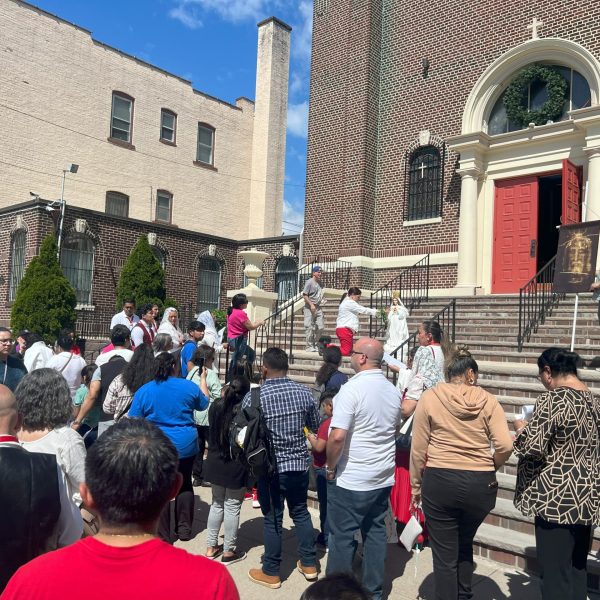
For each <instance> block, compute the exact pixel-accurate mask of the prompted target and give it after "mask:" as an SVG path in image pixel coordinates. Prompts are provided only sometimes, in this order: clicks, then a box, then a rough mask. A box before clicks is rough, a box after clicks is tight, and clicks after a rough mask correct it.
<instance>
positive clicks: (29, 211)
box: [0, 202, 299, 323]
mask: <svg viewBox="0 0 600 600" xmlns="http://www.w3.org/2000/svg"><path fill="white" fill-rule="evenodd" d="M44 206H45V203H41V202H29V203H27V204H25V205H22V206H17V207H15V208H14V209H4V210H2V211H0V258H1V259H2V260H0V322H2V323H6V322H7V321H8V319H9V318H10V304H9V303H8V285H9V281H10V273H9V265H10V240H11V235H12V232H13V231H14V230H15V229H16V228H17V227H20V228H25V229H26V231H27V248H28V251H27V260H28V262H29V260H31V258H32V257H33V256H35V255H36V254H37V253H38V251H39V246H40V244H41V241H42V239H43V238H44V237H45V236H46V235H47V234H48V233H51V232H52V231H54V225H53V222H52V219H51V217H50V213H48V212H47V211H46V210H45V208H44ZM76 219H85V221H86V223H87V229H86V233H85V235H88V236H89V237H90V238H91V240H92V241H93V243H94V251H95V255H94V277H93V283H92V306H93V309H91V310H86V311H85V314H86V319H88V320H91V321H96V322H99V323H108V322H109V321H110V318H111V316H112V315H113V314H114V313H115V312H116V310H115V309H116V307H115V297H116V285H117V282H118V280H119V275H120V272H121V269H122V267H123V264H124V263H125V260H126V259H127V257H128V256H129V253H130V252H131V249H132V248H133V246H134V244H135V243H136V241H137V240H138V238H139V237H140V236H141V235H147V234H148V233H155V234H156V236H157V237H156V243H157V245H158V246H159V247H160V248H161V249H162V250H163V252H164V254H165V255H166V268H165V275H166V277H165V282H166V287H167V295H168V296H171V297H173V298H175V299H176V300H177V301H178V302H179V304H180V306H186V305H188V304H191V306H192V307H193V308H194V310H195V307H196V302H197V288H198V260H199V259H200V257H202V256H204V255H206V254H208V252H209V246H210V245H215V246H216V255H215V258H217V259H218V260H219V262H220V263H221V265H222V278H221V293H220V308H226V307H227V306H228V304H229V300H228V299H227V295H226V294H227V291H228V290H231V289H238V288H239V287H241V282H242V272H241V261H240V257H239V256H238V251H239V250H242V249H248V248H257V249H259V250H263V251H265V252H268V253H269V257H268V258H267V260H266V261H265V269H264V270H265V276H264V289H265V290H267V291H272V290H273V288H274V272H275V266H276V262H277V259H278V258H279V257H280V256H281V255H282V254H283V246H284V245H289V246H290V247H291V249H292V252H294V253H295V252H296V249H297V247H298V244H299V240H298V236H281V237H278V238H266V239H262V240H247V241H242V242H237V241H233V240H227V239H224V238H216V237H214V236H208V235H205V234H201V233H198V232H194V231H187V230H184V229H179V228H177V227H173V226H166V225H158V224H152V223H145V222H143V221H135V220H133V219H124V218H116V217H107V216H106V215H105V214H104V213H101V212H96V211H91V210H87V209H83V208H79V207H76V206H67V208H66V212H65V222H64V236H65V238H66V237H67V236H68V235H69V234H70V233H72V232H73V230H74V226H75V220H76Z"/></svg>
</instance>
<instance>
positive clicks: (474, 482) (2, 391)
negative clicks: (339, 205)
mask: <svg viewBox="0 0 600 600" xmlns="http://www.w3.org/2000/svg"><path fill="white" fill-rule="evenodd" d="M321 273H322V270H321V268H320V267H315V268H314V269H313V276H312V278H311V279H310V280H309V282H307V287H306V288H305V290H304V299H305V325H306V333H307V335H306V338H307V349H308V350H310V351H311V352H312V351H313V348H314V349H317V345H318V340H319V339H320V338H321V336H322V335H323V333H324V327H323V325H322V312H321V303H322V289H321V287H320V285H319V280H320V277H321ZM360 295H361V291H360V290H359V289H358V288H356V287H352V288H350V289H349V290H348V294H347V296H346V297H345V298H343V300H342V302H341V304H340V310H339V313H340V316H339V318H338V322H337V329H336V333H337V336H338V339H339V340H340V346H338V345H335V344H331V343H329V344H327V345H326V347H324V348H322V349H321V350H322V357H323V364H322V366H321V367H320V369H319V370H318V372H317V374H316V380H315V384H314V386H312V388H310V387H307V386H305V385H302V384H300V383H297V382H295V381H294V380H292V379H291V378H290V377H289V376H288V370H289V364H288V356H287V354H286V353H285V352H284V351H283V350H281V349H279V348H269V349H268V350H266V351H265V352H264V354H263V356H262V360H261V367H260V372H259V373H254V372H253V370H252V363H253V362H254V355H253V353H252V351H251V349H250V348H249V346H248V340H247V337H248V332H249V331H251V330H253V329H255V328H257V327H260V326H261V325H262V323H261V322H260V321H256V322H252V321H251V320H250V318H249V317H248V315H247V313H246V312H245V309H246V307H247V303H248V301H247V298H246V297H245V296H244V295H243V294H238V295H236V296H234V298H233V301H232V306H231V308H230V311H229V318H228V329H227V342H225V343H224V342H223V340H221V339H220V336H219V334H218V332H217V330H216V327H215V323H214V320H213V319H212V316H211V315H210V313H208V314H206V313H202V314H201V315H199V316H198V317H197V318H196V319H195V320H193V321H191V322H190V323H189V324H188V326H187V328H185V330H183V331H182V329H181V326H180V324H179V319H178V313H177V310H176V309H175V308H172V307H168V308H166V310H165V312H164V315H163V318H162V320H161V321H160V323H159V322H158V315H157V313H156V310H155V308H158V307H155V306H153V305H150V304H149V305H145V306H142V307H140V310H139V316H138V315H136V314H135V303H134V302H133V301H131V300H127V301H125V302H124V303H123V311H122V312H120V313H118V314H117V315H115V317H114V318H113V322H112V323H111V325H112V328H111V332H110V344H109V345H108V346H106V347H105V348H103V350H102V352H101V353H100V354H98V356H97V357H95V359H94V362H93V364H89V365H88V364H86V361H85V360H84V359H83V358H82V357H81V355H80V352H79V351H78V348H77V345H76V343H75V339H74V335H73V333H72V332H70V331H61V332H60V334H59V335H58V339H57V341H56V344H55V346H54V349H50V348H49V347H48V346H46V344H45V343H44V341H43V340H41V338H39V336H36V334H34V333H31V332H21V333H20V334H19V335H17V336H16V340H13V336H12V333H11V331H10V330H8V329H6V328H0V364H2V365H3V366H4V369H3V373H2V372H1V371H2V369H1V367H0V376H2V377H3V380H2V384H1V385H0V481H2V487H1V491H0V509H1V510H2V514H3V518H2V519H1V520H0V590H2V588H4V587H5V590H4V592H3V594H2V596H1V598H2V600H5V599H13V598H40V599H42V598H44V599H45V598H48V599H50V598H53V599H54V598H58V597H59V595H60V596H61V597H65V598H67V599H68V598H75V594H76V593H77V594H79V593H80V592H81V589H80V587H79V586H72V587H70V586H67V585H65V584H64V582H62V580H61V579H60V578H58V577H53V576H52V574H53V573H57V572H59V570H61V569H64V568H68V569H69V570H70V571H71V572H76V573H77V575H78V578H79V579H80V580H82V578H83V580H84V581H99V582H100V581H102V582H105V585H104V586H103V585H99V586H97V589H93V590H91V591H89V592H86V595H87V596H89V597H91V598H95V597H100V595H101V594H102V595H105V594H106V591H107V590H108V589H112V590H119V594H118V595H119V596H125V595H126V596H127V597H131V598H141V597H148V592H149V591H150V590H151V591H152V597H154V596H156V595H160V596H166V595H169V596H172V595H173V594H177V593H179V592H181V593H190V592H191V590H192V587H191V586H194V585H196V582H197V581H198V578H199V577H200V579H201V580H202V586H203V589H205V590H206V592H207V597H213V598H216V599H230V598H231V599H236V598H238V592H237V590H236V586H235V583H234V582H233V580H232V578H231V577H230V575H229V574H228V571H227V566H228V565H231V564H234V563H237V562H239V561H242V560H244V559H246V558H247V554H246V552H245V551H244V550H243V549H241V548H239V547H238V530H239V521H240V512H241V507H242V504H243V502H244V499H245V498H247V497H251V496H252V489H254V490H255V492H254V494H255V498H256V504H257V506H258V507H259V508H260V510H261V513H262V523H263V539H264V553H263V556H262V564H260V565H256V566H253V567H252V568H250V569H249V571H248V577H249V579H250V580H251V581H252V582H254V583H256V584H259V585H263V586H265V587H268V588H272V589H277V588H280V587H281V585H282V580H281V573H280V569H281V562H282V521H283V513H284V505H287V508H288V511H289V514H290V517H291V518H292V520H293V522H294V533H295V536H296V538H297V552H298V561H297V570H298V572H299V573H300V574H301V575H302V576H303V577H304V578H305V579H306V580H307V581H309V582H314V581H316V580H317V579H318V578H319V561H318V557H319V556H323V555H324V554H325V553H327V567H326V577H325V578H324V579H322V580H321V581H319V582H317V583H315V584H314V585H312V586H310V587H309V588H307V590H306V591H305V593H304V594H303V598H304V599H305V600H309V599H317V598H321V599H324V598H329V597H331V598H333V597H336V596H335V595H332V594H333V592H332V590H336V589H337V590H342V589H346V588H347V589H348V598H357V599H362V598H372V599H374V600H379V599H380V598H382V595H383V589H384V575H385V562H386V555H387V549H388V541H389V531H388V527H387V523H386V521H387V519H388V517H389V514H390V511H391V513H392V514H393V516H394V518H395V520H396V523H397V534H398V536H401V535H402V533H403V530H404V528H405V527H406V526H407V524H408V523H409V521H411V519H412V518H413V517H414V518H415V519H416V520H417V521H418V522H419V523H420V524H421V526H422V527H423V532H422V535H421V536H419V538H418V540H417V542H418V543H419V544H423V543H429V544H430V546H431V549H432V554H433V569H434V581H435V590H436V591H435V594H436V598H437V599H440V600H446V599H447V600H456V599H462V598H465V599H466V598H471V597H473V592H472V577H473V568H474V566H473V539H474V537H475V534H476V532H477V529H478V528H479V526H480V525H481V523H482V522H483V521H484V519H485V518H486V516H487V515H488V514H489V513H490V511H491V510H492V509H493V507H494V505H495V502H496V496H497V490H498V482H497V479H496V471H497V470H498V469H499V468H500V467H502V465H503V464H505V462H506V461H507V460H508V458H509V457H510V455H511V454H512V453H513V452H515V453H516V455H517V457H518V460H519V462H518V477H517V486H516V492H515V500H514V501H515V506H516V507H517V508H518V509H519V510H521V511H522V513H523V514H524V515H525V516H527V517H534V518H535V535H536V544H537V558H538V562H539V564H540V568H541V576H542V594H543V598H544V600H549V599H550V600H552V599H555V598H556V599H558V598H561V599H565V598H573V599H575V600H579V599H583V598H585V597H586V560H587V550H588V548H589V544H590V538H591V531H592V528H593V525H594V524H596V523H598V522H599V520H600V493H599V492H600V488H599V483H598V482H599V481H600V479H599V476H600V473H599V470H600V451H599V448H600V446H599V443H600V440H599V439H598V428H599V426H600V404H599V400H598V398H596V397H595V396H594V395H593V394H592V393H591V392H590V391H589V390H588V389H587V387H586V386H585V384H584V383H583V382H582V381H581V380H580V379H579V378H578V374H577V361H578V357H577V355H576V354H573V353H570V352H567V351H565V350H561V349H558V348H550V349H548V350H546V351H545V352H544V353H543V354H542V355H541V356H540V357H539V359H538V367H539V376H540V381H541V383H542V384H543V385H544V387H545V388H546V389H547V392H546V393H544V394H542V395H541V396H540V398H539V399H538V400H537V402H536V405H535V408H534V409H533V412H532V413H527V414H524V415H523V418H521V419H517V420H516V421H515V424H514V427H515V431H514V433H512V434H511V432H510V431H509V427H508V424H507V420H506V416H505V414H504V411H503V409H502V407H501V405H500V404H499V402H498V400H497V399H496V398H495V397H494V396H493V395H491V394H490V393H488V392H487V391H486V390H484V389H483V388H481V387H480V386H479V385H478V372H479V369H478V365H477V362H476V361H475V359H474V357H473V356H471V353H470V352H469V351H468V349H467V348H466V347H462V346H461V347H456V346H450V345H449V344H448V341H447V340H446V338H445V336H444V332H443V331H442V329H441V327H440V325H439V323H438V322H436V321H424V322H423V323H421V324H420V326H419V329H418V335H417V340H418V346H417V347H416V348H415V349H414V350H413V351H412V352H411V353H409V359H408V361H407V365H406V368H398V367H394V366H392V365H390V368H395V369H398V370H399V373H398V383H397V385H394V384H393V383H392V382H391V381H390V380H389V378H388V377H387V375H386V373H385V371H384V369H385V368H386V364H385V349H384V345H383V343H382V342H380V341H378V340H375V339H371V338H367V337H360V338H358V339H354V337H355V335H356V334H357V332H358V318H357V315H358V314H369V315H371V316H374V314H373V311H372V309H367V308H364V307H362V306H361V305H360V304H359V300H360ZM403 310H405V309H404V307H403V305H402V303H401V302H400V300H399V298H396V299H394V300H393V301H392V305H391V306H390V309H389V312H388V335H387V340H386V343H388V344H389V343H390V339H392V336H395V339H396V340H397V339H400V338H403V337H404V335H405V332H404V329H403V328H402V327H400V324H399V323H398V322H395V321H393V319H396V320H398V321H399V320H400V319H403V318H404V319H405V318H406V315H405V314H404V312H403ZM207 312H208V311H207ZM14 341H16V342H17V343H16V344H13V342H14ZM392 342H393V343H395V341H394V340H392ZM309 344H310V345H309ZM227 347H228V348H229V350H230V359H231V360H230V364H229V366H228V368H225V369H223V370H222V372H219V371H218V369H217V367H216V366H215V358H216V356H217V354H218V353H220V352H222V351H223V350H224V349H225V348H227ZM388 347H389V346H388ZM30 353H31V354H30ZM343 356H350V366H351V367H352V370H353V371H354V375H353V376H352V377H351V378H348V376H347V374H346V373H344V372H342V370H341V365H342V357H343ZM223 382H224V383H223ZM259 382H260V384H259ZM242 417H243V418H245V419H246V420H245V421H243V425H244V427H243V428H242V429H241V431H242V433H241V437H239V436H237V437H236V436H234V435H232V432H234V431H239V430H238V429H236V426H237V425H238V424H239V423H240V419H241V418H242ZM254 448H258V449H259V450H260V453H262V454H260V453H259V452H258V451H257V452H256V453H254V452H253V449H254ZM311 473H312V474H314V485H315V488H314V489H316V492H317V496H318V500H319V508H320V519H319V531H318V532H315V530H314V528H313V525H312V520H311V517H310V513H309V510H308V492H309V486H310V480H311ZM199 485H210V487H211V491H212V501H211V505H210V510H209V516H208V521H207V525H206V529H207V541H206V550H205V553H204V557H196V556H192V555H190V554H188V553H186V552H185V551H183V550H181V549H176V548H174V547H173V544H174V542H175V541H177V540H182V541H187V540H190V539H192V538H193V537H194V535H196V534H197V530H195V529H194V523H193V518H194V490H193V487H194V486H199ZM221 530H222V531H223V536H224V537H223V543H222V544H221V543H219V539H220V534H221ZM359 543H362V553H361V556H362V567H361V569H362V572H361V574H360V575H361V577H360V579H361V581H362V583H361V584H359V583H358V581H357V580H356V579H353V577H352V576H351V574H352V573H353V565H354V561H355V557H356V554H357V551H358V547H359ZM50 550H57V552H51V553H48V551H50ZM36 557H38V558H36ZM32 559H33V560H32ZM217 563H220V564H217ZM90 578H91V579H90ZM39 580H43V581H44V582H45V583H47V585H44V586H38V585H37V582H38V581H39ZM336 586H337V587H336ZM209 592H210V593H209ZM327 594H329V595H327Z"/></svg>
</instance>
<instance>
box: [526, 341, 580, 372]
mask: <svg viewBox="0 0 600 600" xmlns="http://www.w3.org/2000/svg"><path fill="white" fill-rule="evenodd" d="M537 364H538V368H539V369H540V371H541V370H542V369H544V368H546V367H548V368H549V369H550V373H552V375H553V376H556V375H575V377H578V374H577V365H579V364H581V357H580V356H579V354H577V353H576V352H569V350H565V349H563V348H548V349H547V350H544V351H543V352H542V353H541V354H540V356H539V358H538V360H537Z"/></svg>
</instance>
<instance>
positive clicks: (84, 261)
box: [60, 235, 94, 304]
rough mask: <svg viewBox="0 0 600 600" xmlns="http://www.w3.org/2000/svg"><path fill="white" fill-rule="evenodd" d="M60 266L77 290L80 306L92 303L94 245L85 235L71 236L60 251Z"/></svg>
mask: <svg viewBox="0 0 600 600" xmlns="http://www.w3.org/2000/svg"><path fill="white" fill-rule="evenodd" d="M60 266H61V267H62V270H63V273H64V274H65V277H66V278H67V279H68V280H69V281H70V282H71V285H72V286H73V287H74V288H75V295H76V296H77V302H78V303H79V304H91V303H92V280H93V278H94V244H93V242H92V240H90V238H88V237H86V236H84V235H77V236H70V237H68V238H67V239H66V240H65V241H64V242H63V244H62V248H61V250H60Z"/></svg>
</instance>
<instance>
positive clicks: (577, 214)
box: [560, 160, 581, 225]
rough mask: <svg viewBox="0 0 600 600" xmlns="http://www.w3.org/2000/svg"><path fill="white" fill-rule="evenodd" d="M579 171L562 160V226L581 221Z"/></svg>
mask: <svg viewBox="0 0 600 600" xmlns="http://www.w3.org/2000/svg"><path fill="white" fill-rule="evenodd" d="M580 170H581V167H576V166H575V165H574V164H573V163H572V162H570V161H568V160H563V168H562V213H561V218H560V222H561V224H562V225H571V224H573V223H579V222H580V221H581V186H580V183H579V182H580V177H579V175H580Z"/></svg>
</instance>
